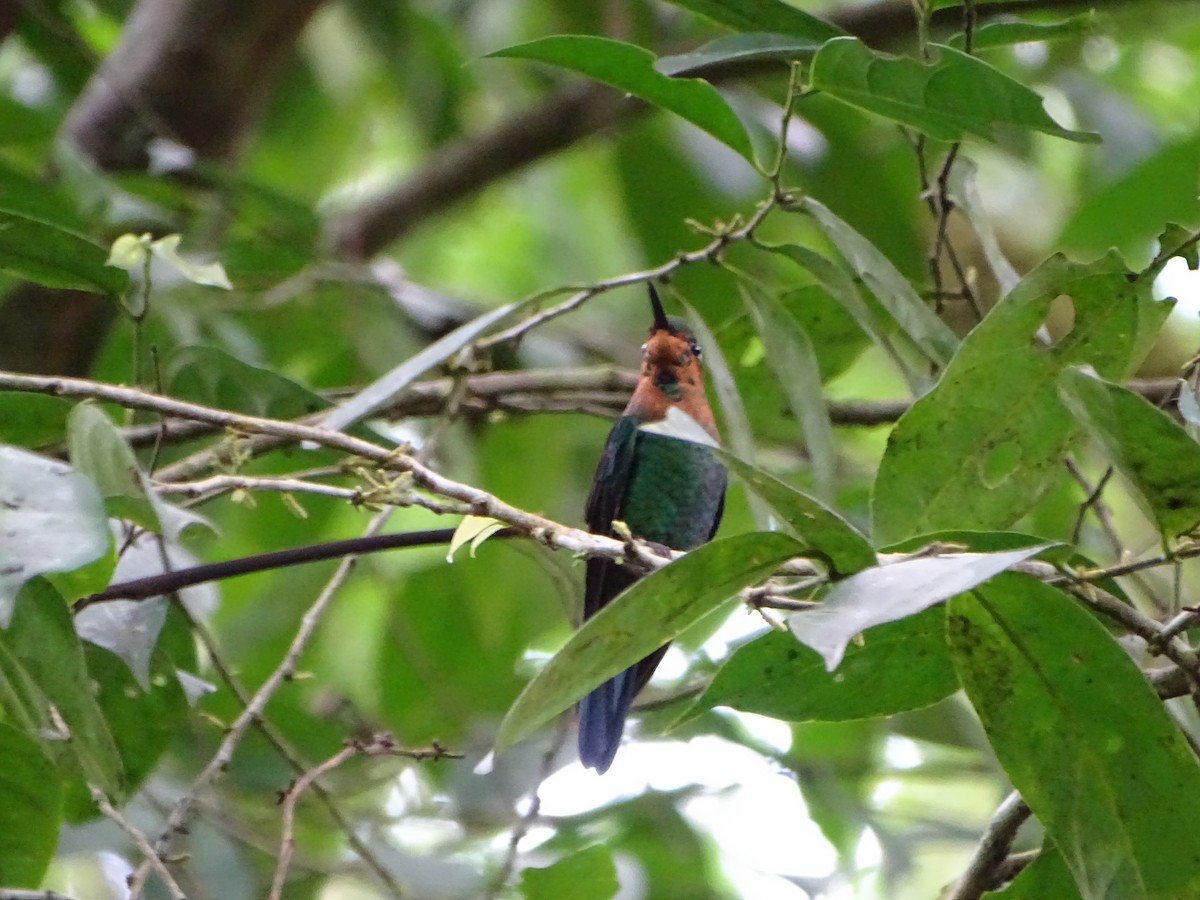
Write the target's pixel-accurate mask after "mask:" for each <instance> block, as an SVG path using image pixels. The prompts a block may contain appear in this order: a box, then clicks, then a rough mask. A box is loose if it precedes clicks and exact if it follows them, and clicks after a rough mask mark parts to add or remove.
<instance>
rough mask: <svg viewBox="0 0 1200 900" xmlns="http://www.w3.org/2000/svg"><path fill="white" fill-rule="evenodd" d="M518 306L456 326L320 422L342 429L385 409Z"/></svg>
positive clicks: (510, 305)
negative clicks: (408, 388)
mask: <svg viewBox="0 0 1200 900" xmlns="http://www.w3.org/2000/svg"><path fill="white" fill-rule="evenodd" d="M518 306H519V304H515V303H509V304H507V305H505V306H501V307H499V308H497V309H493V310H491V311H490V312H486V313H484V314H483V315H481V316H477V317H476V318H474V319H472V320H471V321H470V322H467V323H466V324H465V325H460V326H459V327H458V328H455V329H454V330H453V331H452V332H450V333H449V334H447V335H446V336H445V337H442V338H439V339H438V340H436V341H434V342H433V343H432V344H430V345H429V346H428V347H426V348H425V349H424V350H422V351H421V352H420V353H418V354H417V355H416V356H413V357H411V358H409V359H407V360H405V361H404V362H402V363H400V365H398V366H396V368H394V369H392V370H391V371H390V372H388V373H387V374H386V375H384V376H382V377H381V378H377V379H375V380H374V381H373V382H371V383H370V384H369V385H367V386H366V387H365V388H363V389H362V390H361V391H359V392H358V393H357V394H355V395H354V396H353V397H351V398H350V399H349V400H346V401H345V402H344V403H341V404H339V405H338V406H335V407H334V408H333V409H332V410H331V411H330V413H329V414H328V415H327V416H326V417H325V419H324V420H323V421H322V422H321V425H322V426H323V427H325V428H328V429H329V430H331V431H342V430H344V429H345V428H346V427H347V426H349V425H353V424H354V423H355V422H357V421H359V420H360V419H364V418H366V417H367V416H369V415H370V414H371V413H373V412H375V411H376V410H378V409H382V408H383V407H384V406H386V405H387V404H388V403H389V402H391V400H392V399H393V398H395V397H396V396H397V395H398V394H399V393H400V392H401V391H403V390H404V389H405V388H406V387H408V386H409V385H410V384H412V383H413V382H414V381H416V380H417V379H418V378H420V377H421V376H422V375H424V374H425V373H426V372H428V371H429V370H430V369H432V368H433V367H434V366H436V365H440V364H441V363H444V362H445V361H446V360H448V359H449V358H450V357H451V356H453V355H454V354H455V353H457V352H458V351H459V350H461V349H462V348H463V347H465V346H467V344H469V343H471V341H473V340H475V338H476V337H477V336H478V335H480V334H482V333H483V332H484V331H486V330H487V329H488V328H490V327H492V326H493V325H495V324H496V323H497V322H499V321H500V320H501V319H503V318H504V317H505V316H507V315H508V314H509V313H511V312H512V311H513V310H515V309H517V308H518Z"/></svg>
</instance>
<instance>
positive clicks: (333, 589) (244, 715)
mask: <svg viewBox="0 0 1200 900" xmlns="http://www.w3.org/2000/svg"><path fill="white" fill-rule="evenodd" d="M390 512H391V510H385V511H384V512H382V513H379V514H378V515H376V516H375V517H374V518H373V519H372V520H371V523H370V525H368V526H367V529H366V531H367V535H368V536H369V535H371V534H374V533H375V532H377V531H378V530H379V529H380V528H382V527H383V525H384V523H385V522H386V521H387V517H388V515H389V514H390ZM354 559H355V558H354V557H352V556H348V557H345V558H344V559H343V560H342V561H341V563H340V564H339V565H338V567H337V569H336V570H335V571H334V573H333V575H332V576H331V577H330V579H329V581H328V582H326V584H325V587H324V588H322V589H321V592H320V594H319V595H318V596H317V599H316V600H314V601H313V603H312V605H311V606H310V607H309V608H308V610H307V611H306V612H305V613H304V616H303V617H302V618H301V620H300V627H299V628H298V629H297V631H296V636H295V637H294V638H292V642H291V644H290V645H289V646H288V649H287V652H286V653H285V654H284V657H283V659H282V660H281V661H280V663H279V665H278V666H277V667H276V668H275V670H274V671H273V672H272V673H271V674H270V675H269V676H267V679H266V681H264V682H263V684H262V686H261V687H259V689H258V690H257V691H256V692H255V694H254V696H253V697H251V698H250V702H249V703H247V704H246V708H245V709H244V710H242V712H241V713H240V714H239V715H238V717H237V718H236V719H235V720H234V722H233V724H232V725H230V726H229V729H228V731H226V733H225V737H224V739H223V740H222V741H221V744H220V746H219V747H218V748H217V752H216V753H215V754H213V757H212V759H210V760H209V761H208V764H207V765H206V766H205V767H204V768H203V769H202V770H201V771H200V774H199V775H197V776H196V777H195V778H194V779H193V780H192V783H191V785H190V787H189V788H188V790H187V792H185V793H184V795H183V796H182V797H180V798H179V801H178V802H177V803H176V804H175V807H174V808H173V809H172V810H171V814H170V816H168V817H167V823H166V826H165V827H164V828H163V831H162V833H161V834H160V835H159V836H158V840H156V841H155V843H154V848H153V849H154V850H155V852H156V855H158V856H160V857H161V856H163V855H165V854H166V853H167V852H169V850H170V847H171V845H172V843H173V842H174V839H175V836H176V835H179V834H183V833H185V832H186V830H187V826H188V823H189V822H190V821H191V820H192V818H193V817H194V815H195V798H196V797H197V796H198V795H199V794H200V792H202V791H203V790H205V789H206V788H207V787H208V786H209V785H210V784H212V783H213V782H214V781H215V780H216V779H217V777H218V776H220V775H221V774H222V773H223V772H224V771H225V770H226V769H227V768H228V767H229V763H230V762H231V761H232V759H233V754H234V751H235V750H236V749H237V747H238V744H240V743H241V741H242V738H243V737H245V734H246V731H247V730H248V729H249V728H250V726H251V724H252V723H253V722H254V721H255V720H256V719H259V718H261V717H262V714H263V710H264V709H266V706H267V703H268V702H269V701H270V699H271V698H272V697H273V696H274V695H275V692H276V691H278V690H279V688H280V687H281V686H282V685H283V684H284V683H285V682H287V681H289V680H291V678H292V677H293V676H294V675H295V672H296V665H297V663H298V661H299V659H300V655H301V654H302V653H303V652H304V650H305V648H306V647H307V646H308V643H309V641H311V640H312V637H313V635H314V634H315V633H316V629H317V625H318V623H319V622H320V621H321V618H322V616H323V615H324V613H325V611H326V610H327V609H328V608H329V604H330V603H331V602H332V600H333V597H334V595H335V594H336V593H337V592H338V590H339V589H340V588H341V586H342V584H343V583H344V582H345V580H346V578H347V577H349V575H350V570H351V568H352V567H353V565H354ZM148 864H149V861H147V862H144V863H143V864H142V866H140V867H139V871H141V869H142V868H144V867H146V866H147V865H148ZM136 874H137V873H135V875H136ZM130 900H136V896H131V897H130Z"/></svg>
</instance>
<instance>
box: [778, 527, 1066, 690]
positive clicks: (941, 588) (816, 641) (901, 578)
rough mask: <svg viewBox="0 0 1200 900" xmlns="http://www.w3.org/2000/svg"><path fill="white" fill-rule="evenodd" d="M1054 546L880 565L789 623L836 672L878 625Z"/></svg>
mask: <svg viewBox="0 0 1200 900" xmlns="http://www.w3.org/2000/svg"><path fill="white" fill-rule="evenodd" d="M1049 546H1050V545H1049V544H1041V545H1039V546H1036V547H1026V548H1023V549H1020V550H1006V551H1003V552H999V553H952V554H947V555H945V556H928V557H915V558H912V559H904V560H901V561H900V562H895V563H891V564H890V565H884V566H875V567H873V568H870V569H864V570H863V571H861V572H858V573H857V574H855V575H851V576H850V577H849V578H847V579H845V580H844V581H839V582H837V583H836V584H834V586H833V587H832V588H831V589H830V591H829V593H828V594H826V595H825V599H824V600H823V601H822V602H821V605H820V606H816V607H813V608H812V609H807V610H803V611H801V612H798V613H793V614H792V615H791V616H790V617H789V618H788V627H789V628H790V629H791V630H792V634H794V635H795V636H796V637H797V638H799V639H800V640H801V641H803V642H804V643H805V644H807V645H808V646H810V647H812V648H813V649H814V650H816V651H817V652H818V653H819V654H821V656H822V657H823V658H824V659H825V667H826V668H827V669H828V670H829V671H830V672H832V671H833V670H834V669H836V668H837V667H838V663H840V662H841V661H842V655H843V654H844V653H845V652H846V645H847V644H848V643H850V641H852V640H853V639H854V638H855V636H856V635H859V634H862V633H863V632H864V631H866V630H867V629H868V628H870V627H871V626H873V625H882V624H883V623H884V622H894V621H896V620H897V619H903V618H904V617H905V616H911V615H914V614H915V613H919V612H921V611H922V610H924V609H928V608H929V607H930V606H933V605H934V604H935V603H941V602H942V601H943V600H948V599H950V598H951V597H953V596H954V595H955V594H960V593H962V592H963V591H966V590H970V589H971V588H973V587H975V585H977V584H981V583H982V582H984V581H987V580H988V579H989V578H991V577H992V576H993V575H996V574H997V573H999V572H1003V571H1004V570H1005V569H1007V568H1008V567H1009V566H1012V565H1016V564H1017V563H1019V562H1023V561H1024V560H1027V559H1029V558H1030V557H1031V556H1036V555H1037V554H1038V553H1041V552H1042V551H1043V550H1045V549H1046V548H1047V547H1049Z"/></svg>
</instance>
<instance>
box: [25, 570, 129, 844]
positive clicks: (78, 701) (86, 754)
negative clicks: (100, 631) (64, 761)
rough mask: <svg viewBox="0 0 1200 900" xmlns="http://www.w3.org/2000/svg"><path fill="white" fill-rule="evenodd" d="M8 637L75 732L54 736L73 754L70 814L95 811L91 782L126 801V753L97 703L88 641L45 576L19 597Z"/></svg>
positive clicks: (85, 816)
mask: <svg viewBox="0 0 1200 900" xmlns="http://www.w3.org/2000/svg"><path fill="white" fill-rule="evenodd" d="M4 639H5V642H6V643H7V645H8V648H9V650H10V651H11V652H12V654H13V656H14V657H16V658H17V659H18V660H19V661H20V663H21V665H22V666H23V667H24V669H25V671H26V672H27V673H28V674H29V676H30V678H31V679H32V680H33V682H34V683H35V684H37V686H38V687H39V688H40V689H41V691H42V692H43V693H44V695H45V699H46V701H48V702H49V703H50V704H53V706H54V709H55V710H56V711H57V713H58V716H59V717H60V718H61V721H62V722H63V723H65V725H66V727H67V729H68V730H69V732H70V734H69V735H63V736H62V738H63V740H61V742H60V741H54V742H53V744H54V745H58V744H60V743H61V745H62V750H63V751H64V753H66V754H68V755H69V756H70V758H71V759H72V760H73V766H72V768H73V770H74V772H73V774H74V778H73V780H72V781H71V783H70V784H69V785H68V792H67V797H66V815H67V818H68V819H69V820H71V821H73V822H78V821H83V820H86V819H89V818H91V817H92V816H93V815H95V814H96V811H95V806H94V804H93V803H92V799H91V797H90V795H89V794H88V791H87V788H86V783H91V784H94V785H96V786H98V787H99V788H101V789H102V790H103V791H104V793H105V794H107V795H108V796H109V797H111V798H112V799H113V801H114V802H116V803H119V802H121V801H122V800H123V799H124V798H125V782H124V772H123V770H122V766H121V758H120V756H119V754H118V753H117V748H116V744H115V743H114V742H113V738H112V734H111V733H110V732H109V730H108V725H107V724H106V723H105V721H104V716H103V715H102V713H101V712H100V707H99V706H98V705H97V704H96V699H95V697H94V695H93V690H92V678H91V675H90V674H89V673H88V670H87V664H86V662H85V661H84V655H83V645H82V644H81V643H80V641H79V636H78V635H77V634H76V633H75V628H74V626H73V624H72V622H71V614H70V611H69V610H68V608H67V603H66V601H65V600H64V599H63V597H62V595H61V594H59V593H58V591H56V590H54V588H52V587H51V586H50V585H49V583H48V582H46V581H45V580H44V579H38V580H36V581H31V582H30V583H29V584H27V585H26V586H25V587H24V589H23V590H22V591H21V593H20V594H19V595H18V597H17V603H16V605H15V608H14V610H13V617H12V622H11V624H10V625H9V629H8V631H7V632H6V633H5V635H4ZM53 720H54V719H53V717H51V721H53ZM68 737H69V740H68V739H66V738H68Z"/></svg>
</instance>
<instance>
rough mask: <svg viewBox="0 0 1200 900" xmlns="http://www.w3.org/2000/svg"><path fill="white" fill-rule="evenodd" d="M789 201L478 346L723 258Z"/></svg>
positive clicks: (775, 202)
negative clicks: (604, 297) (624, 290)
mask: <svg viewBox="0 0 1200 900" xmlns="http://www.w3.org/2000/svg"><path fill="white" fill-rule="evenodd" d="M786 200H787V198H786V197H785V196H784V195H782V194H779V193H778V192H777V193H776V194H775V195H773V196H772V197H770V198H769V199H767V200H765V201H763V202H762V203H760V204H759V205H758V208H757V209H755V211H754V213H753V214H752V215H751V216H750V218H749V219H747V220H746V222H745V224H742V225H738V226H736V227H731V228H729V229H728V230H722V231H720V232H718V233H717V234H716V236H715V237H714V238H713V239H712V240H711V241H709V242H708V244H706V245H705V246H703V247H701V248H700V249H699V250H691V251H688V252H687V253H680V254H678V255H677V256H676V257H675V258H674V259H672V260H671V261H670V262H665V263H663V264H662V265H660V266H656V267H654V268H652V269H644V270H643V271H641V272H629V273H626V274H624V275H618V276H617V277H616V278H609V279H607V280H605V281H597V282H595V283H593V284H590V285H588V286H587V287H586V288H582V289H581V290H580V291H579V292H578V293H576V294H574V295H572V296H571V297H569V298H568V299H566V300H564V301H563V302H562V303H559V304H557V305H556V306H552V307H550V308H549V309H545V310H542V311H541V312H539V313H535V314H534V315H532V316H529V317H528V318H527V319H525V320H523V321H521V322H518V323H517V324H516V325H513V326H512V327H511V328H506V329H505V330H503V331H500V332H497V333H496V334H493V335H490V336H489V337H486V338H483V339H482V340H479V341H476V342H475V347H476V349H477V350H479V351H484V350H487V349H489V348H491V347H495V346H496V345H498V344H504V343H508V342H509V341H514V340H516V339H518V338H520V337H521V336H522V335H524V334H525V333H526V332H529V331H531V330H533V329H534V328H537V327H539V326H540V325H543V324H545V323H546V322H548V321H550V320H551V319H556V318H558V317H559V316H561V315H565V314H566V313H569V312H571V311H572V310H575V309H578V308H579V307H580V306H582V305H583V304H584V303H586V302H587V301H588V300H590V299H592V298H593V297H595V296H596V295H597V294H601V293H604V292H605V291H610V290H612V289H613V288H618V287H625V286H626V285H630V284H640V283H642V282H650V281H656V280H659V279H663V278H666V277H668V276H669V275H671V273H673V272H675V271H676V270H678V269H681V268H683V267H684V266H687V265H691V264H693V263H698V262H715V261H717V260H718V259H720V257H721V254H722V253H723V252H724V251H725V248H726V247H728V246H729V245H730V244H733V243H736V242H738V241H742V240H746V239H747V238H749V237H751V236H752V235H753V234H754V230H755V229H756V228H758V226H759V225H761V224H762V221H763V219H765V218H766V217H767V216H768V215H769V214H770V213H771V211H772V210H774V209H776V208H778V207H780V206H782V205H783V203H784V202H785V201H786Z"/></svg>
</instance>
